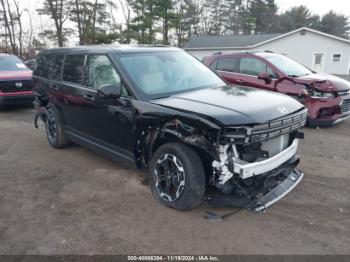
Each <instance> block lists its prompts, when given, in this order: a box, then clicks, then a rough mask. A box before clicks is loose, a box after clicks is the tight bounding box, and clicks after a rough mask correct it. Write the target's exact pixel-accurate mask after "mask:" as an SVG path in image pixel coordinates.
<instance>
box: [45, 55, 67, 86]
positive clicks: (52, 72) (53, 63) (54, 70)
mask: <svg viewBox="0 0 350 262" xmlns="http://www.w3.org/2000/svg"><path fill="white" fill-rule="evenodd" d="M63 59H64V55H62V54H57V55H54V56H52V58H51V59H50V60H49V61H50V62H49V75H48V78H49V79H52V80H60V78H61V72H62V66H63Z"/></svg>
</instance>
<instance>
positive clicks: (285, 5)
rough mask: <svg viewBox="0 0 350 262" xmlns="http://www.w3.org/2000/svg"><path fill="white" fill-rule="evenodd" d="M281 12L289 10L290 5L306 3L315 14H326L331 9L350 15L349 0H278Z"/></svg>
mask: <svg viewBox="0 0 350 262" xmlns="http://www.w3.org/2000/svg"><path fill="white" fill-rule="evenodd" d="M276 3H277V5H278V6H279V8H280V12H283V11H286V10H288V9H289V8H290V7H293V6H298V5H306V6H307V7H308V8H309V9H310V10H311V11H312V12H313V13H314V14H317V15H321V16H322V15H324V14H325V13H327V12H329V11H330V10H334V11H335V12H337V13H342V14H344V15H347V16H349V17H350V1H349V0H331V1H329V0H276Z"/></svg>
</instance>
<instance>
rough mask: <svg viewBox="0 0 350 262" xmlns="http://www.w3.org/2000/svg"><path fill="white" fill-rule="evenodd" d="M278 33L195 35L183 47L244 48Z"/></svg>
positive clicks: (271, 37) (273, 36) (274, 36)
mask: <svg viewBox="0 0 350 262" xmlns="http://www.w3.org/2000/svg"><path fill="white" fill-rule="evenodd" d="M280 35H281V34H260V35H225V36H197V37H192V38H191V39H190V41H189V42H188V43H187V44H186V46H185V48H186V49H187V48H213V47H218V48H222V47H236V48H244V47H249V46H253V45H256V44H259V43H261V42H265V41H267V40H270V39H273V38H276V37H278V36H280Z"/></svg>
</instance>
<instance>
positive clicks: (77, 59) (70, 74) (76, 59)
mask: <svg viewBox="0 0 350 262" xmlns="http://www.w3.org/2000/svg"><path fill="white" fill-rule="evenodd" d="M84 60H85V56H84V55H67V56H66V59H65V62H64V71H63V81H67V82H71V83H75V84H80V85H83V84H84V80H83V79H84V78H83V72H84Z"/></svg>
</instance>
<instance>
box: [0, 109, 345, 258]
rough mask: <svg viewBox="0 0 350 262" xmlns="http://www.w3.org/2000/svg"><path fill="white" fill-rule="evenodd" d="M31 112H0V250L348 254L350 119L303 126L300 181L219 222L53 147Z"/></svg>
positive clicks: (112, 168) (138, 178)
mask: <svg viewBox="0 0 350 262" xmlns="http://www.w3.org/2000/svg"><path fill="white" fill-rule="evenodd" d="M33 114H34V111H33V110H32V109H20V110H18V109H17V110H7V111H5V112H0V136H1V139H0V253H1V254H135V253H138V254H145V253H147V254H149V253H152V254H169V253H171V254H179V253H180V254H202V253H205V254H208V253H209V254H350V168H349V159H350V133H349V128H350V121H347V122H344V123H342V124H339V125H338V126H336V127H334V128H329V129H319V130H315V129H305V133H306V140H305V141H304V142H302V145H301V150H300V151H301V154H302V156H303V160H302V164H301V166H300V168H301V169H302V170H303V171H304V172H305V178H304V180H303V182H302V183H301V184H300V185H299V186H298V187H297V188H296V189H295V190H294V191H293V192H292V193H291V194H290V195H289V196H288V197H287V198H285V199H284V200H283V201H281V202H279V203H278V204H276V205H275V206H273V207H271V208H270V209H268V211H267V213H265V214H254V213H250V212H248V211H245V210H242V211H240V212H238V213H236V214H235V215H233V216H231V217H229V218H227V219H225V220H224V221H222V222H218V221H208V220H205V219H204V218H203V215H204V214H205V211H207V210H211V211H215V212H217V213H225V212H227V211H230V209H225V210H224V209H220V210H213V209H211V208H210V207H209V206H207V205H206V204H204V205H202V206H201V207H200V208H198V209H197V210H194V211H190V212H185V213H183V212H178V211H175V210H171V209H168V208H166V207H163V206H161V205H160V204H158V203H157V202H156V201H155V199H154V198H153V196H152V195H151V193H150V191H149V189H148V187H147V186H145V185H144V184H142V183H141V182H142V177H143V174H142V173H140V172H138V171H134V170H129V169H126V168H125V167H123V166H121V165H119V164H117V163H112V162H110V161H108V160H106V159H103V158H101V157H99V156H98V155H96V154H94V153H91V152H89V151H87V150H85V149H83V148H81V147H79V146H73V147H71V148H68V149H65V150H54V149H51V148H50V147H49V146H48V143H47V142H46V137H45V134H44V131H43V130H36V129H35V128H34V126H33Z"/></svg>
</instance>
